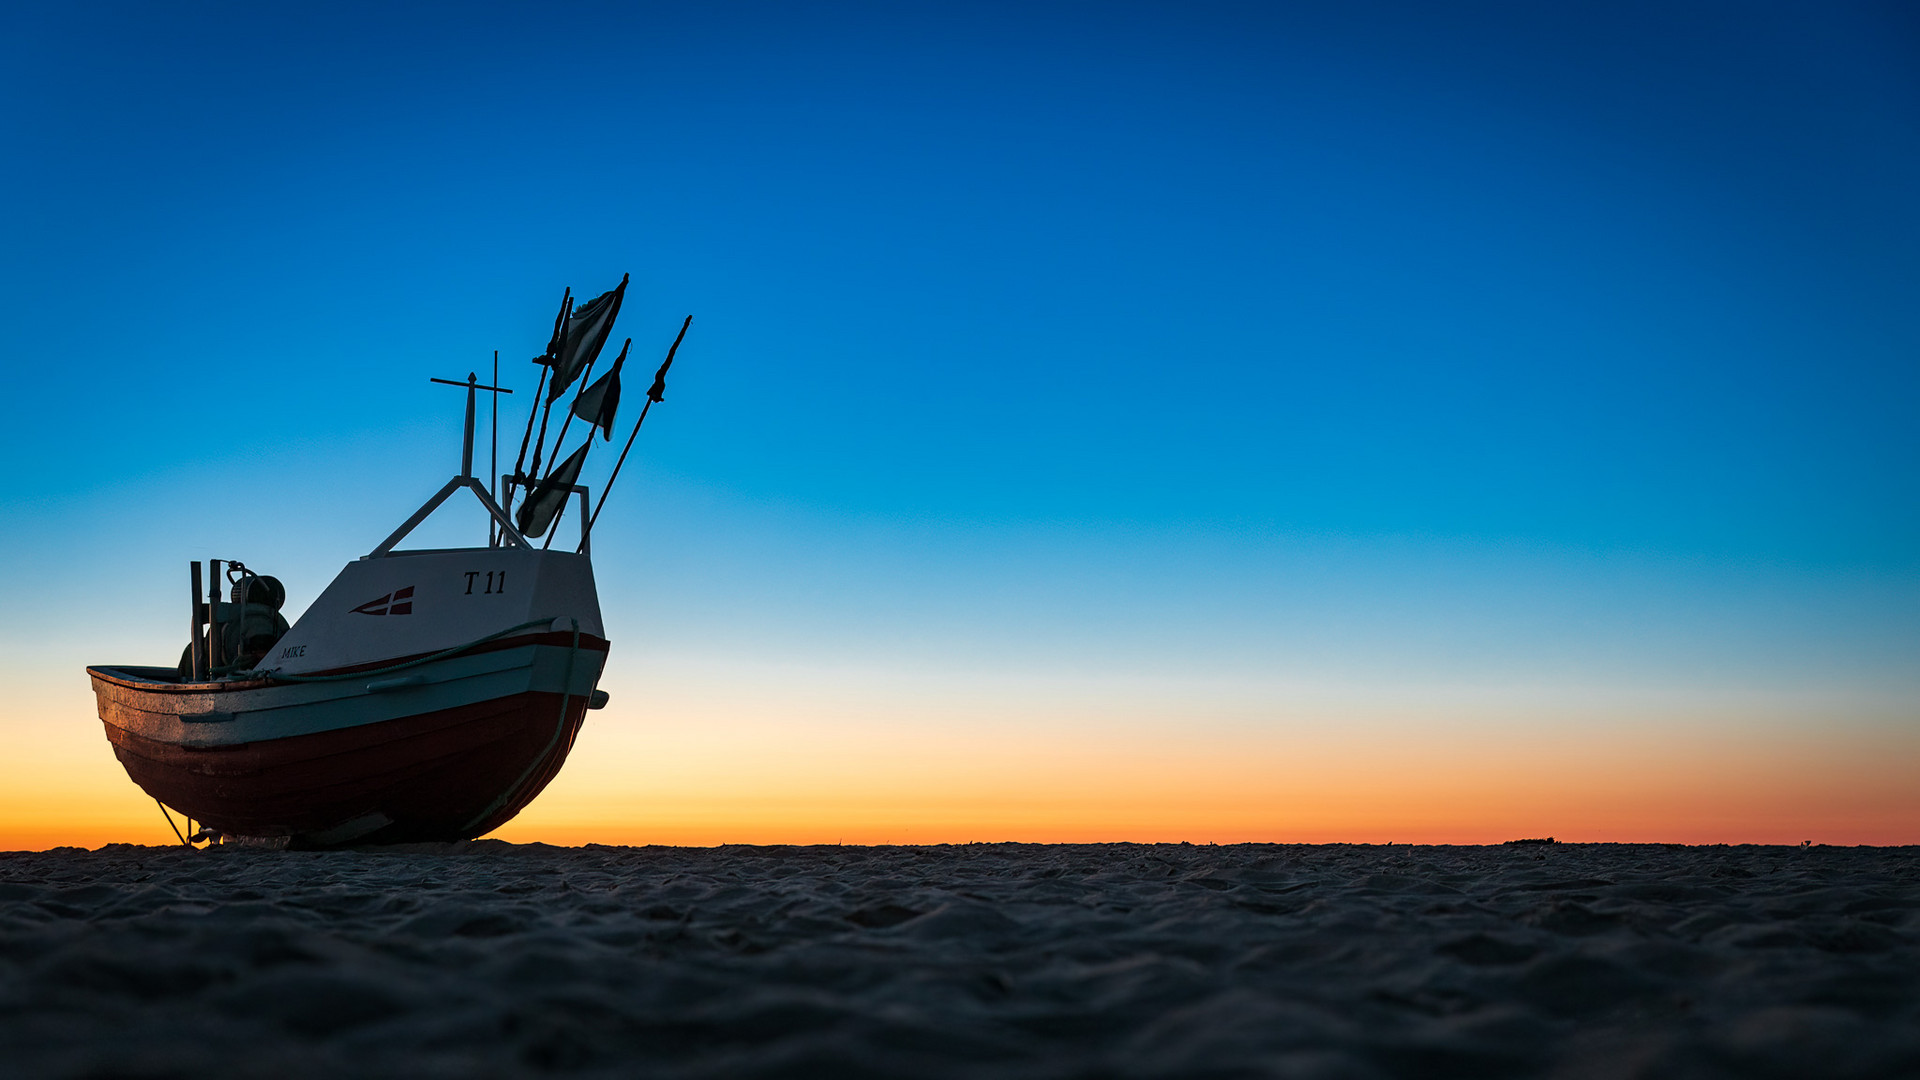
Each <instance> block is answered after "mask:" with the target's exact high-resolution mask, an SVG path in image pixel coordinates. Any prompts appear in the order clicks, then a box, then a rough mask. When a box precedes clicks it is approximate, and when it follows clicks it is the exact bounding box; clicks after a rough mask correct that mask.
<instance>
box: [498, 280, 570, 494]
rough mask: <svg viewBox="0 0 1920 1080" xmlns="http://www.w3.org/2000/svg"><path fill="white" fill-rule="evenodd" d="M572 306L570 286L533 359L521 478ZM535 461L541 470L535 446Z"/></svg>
mask: <svg viewBox="0 0 1920 1080" xmlns="http://www.w3.org/2000/svg"><path fill="white" fill-rule="evenodd" d="M572 308H573V286H571V285H569V286H567V289H566V292H565V293H563V294H562V295H561V297H560V312H559V314H557V315H555V316H554V317H553V336H551V337H549V338H548V339H547V351H546V352H544V353H542V354H541V355H539V356H536V357H534V358H533V362H534V363H536V364H539V365H540V385H539V386H537V387H535V388H534V391H533V408H531V409H528V410H527V430H526V432H525V433H524V434H522V435H521V436H520V456H519V458H518V459H516V460H515V461H514V463H513V475H514V476H516V477H522V476H525V475H526V474H525V473H524V472H522V471H521V470H522V469H523V468H524V467H525V466H526V464H527V443H528V442H529V441H531V440H532V438H533V414H534V413H537V412H539V411H540V400H541V398H543V397H545V391H546V389H547V373H548V372H549V371H551V370H552V368H553V365H554V364H555V363H558V362H559V359H560V352H559V350H560V349H561V348H562V347H564V346H565V344H566V343H565V342H564V341H562V340H561V337H560V335H561V331H562V330H564V329H565V328H566V325H567V312H568V311H570V310H571V309H572ZM494 385H496V386H497V385H499V384H498V383H495V384H494ZM546 437H547V428H546V425H545V424H541V425H540V438H541V441H543V442H544V441H545V440H546ZM533 460H534V462H535V464H534V467H533V468H534V471H535V472H538V471H539V470H540V466H539V464H538V462H539V461H540V450H539V448H538V447H536V448H535V449H534V451H533ZM518 490H519V488H518V486H517V485H515V486H514V487H512V488H509V489H508V491H507V498H506V501H505V502H503V503H502V504H501V506H502V508H503V509H506V510H507V511H509V512H511V511H512V510H513V496H514V492H515V491H518Z"/></svg>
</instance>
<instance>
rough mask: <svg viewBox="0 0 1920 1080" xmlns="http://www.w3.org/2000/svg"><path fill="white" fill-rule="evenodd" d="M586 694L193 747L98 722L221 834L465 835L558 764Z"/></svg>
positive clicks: (130, 758) (533, 791) (144, 778)
mask: <svg viewBox="0 0 1920 1080" xmlns="http://www.w3.org/2000/svg"><path fill="white" fill-rule="evenodd" d="M586 709H587V699H586V698H585V697H583V696H581V695H577V694H576V695H570V696H569V698H568V701H567V708H566V711H565V714H564V715H562V711H561V695H560V694H556V693H543V692H537V691H530V692H527V693H521V694H515V695H512V696H509V697H503V698H496V699H493V700H491V701H483V702H478V703H475V704H470V705H462V706H459V707H457V708H450V709H442V710H439V711H436V712H427V713H421V714H418V715H415V716H404V717H400V718H397V719H393V720H385V721H381V722H379V723H373V724H364V725H360V726H357V727H347V728H340V729H337V730H333V731H323V732H317V733H313V734H306V735H293V736H288V737H286V738H279V739H269V740H264V741H260V742H252V743H242V744H238V745H233V746H217V747H190V746H179V745H175V744H172V743H166V742H161V741H158V740H155V739H150V738H146V737H144V736H142V735H138V734H135V733H133V732H130V731H127V730H125V729H122V728H119V727H116V726H114V725H113V724H111V723H108V724H105V725H104V726H105V728H106V733H107V739H108V740H109V741H110V742H112V743H113V750H114V755H115V756H116V757H118V758H119V759H120V763H121V765H122V766H124V767H125V768H126V770H127V775H128V776H129V777H131V778H132V779H133V781H134V783H136V784H139V785H140V787H141V788H142V789H144V790H145V791H146V792H147V793H148V794H149V795H152V796H153V797H154V798H156V799H159V800H160V801H161V802H163V803H165V804H166V805H168V806H170V807H173V808H174V809H176V810H179V811H180V812H182V813H185V814H188V815H190V816H192V817H193V818H194V819H195V820H196V821H202V822H205V823H206V824H208V825H210V826H212V827H213V828H215V829H218V830H219V831H221V832H223V833H228V834H232V835H237V836H288V837H292V838H293V839H294V843H296V844H300V845H302V846H328V845H330V844H342V843H357V844H366V843H410V842H418V841H428V840H464V839H469V838H472V837H475V836H481V835H484V834H485V833H487V832H490V831H492V830H493V829H496V828H499V827H500V826H501V825H503V824H505V823H506V822H507V821H508V820H510V819H511V818H512V817H513V816H514V815H515V814H517V813H519V812H520V810H521V809H522V808H524V807H525V806H526V805H527V804H528V803H529V802H531V801H532V800H533V798H534V796H536V795H538V794H539V793H540V791H541V790H542V789H543V788H545V787H546V785H547V783H548V782H549V781H551V780H552V779H553V777H554V776H555V775H556V774H557V773H558V772H559V771H560V766H561V764H562V763H564V762H565V761H566V757H567V753H568V751H569V750H571V749H572V747H573V740H574V737H575V735H577V734H578V732H579V729H580V724H581V721H582V720H583V719H584V717H585V716H586Z"/></svg>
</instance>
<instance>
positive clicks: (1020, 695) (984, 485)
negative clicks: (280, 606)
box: [0, 2, 1920, 848]
mask: <svg viewBox="0 0 1920 1080" xmlns="http://www.w3.org/2000/svg"><path fill="white" fill-rule="evenodd" d="M0 102H3V103H4V107H3V108H0V139H4V144H5V146H6V147H7V158H8V161H9V167H8V168H6V169H4V170H0V200H4V205H5V208H6V209H5V213H4V214H0V328H4V329H3V330H0V332H4V334H5V344H6V348H5V350H4V356H5V359H0V394H3V395H4V400H6V401H7V402H8V403H9V404H10V405H11V406H12V408H11V409H10V410H9V412H10V414H11V415H10V416H9V418H8V419H7V420H6V421H5V422H4V423H0V451H3V452H4V453H5V454H6V457H7V459H8V460H9V461H10V462H11V463H12V466H13V470H14V475H15V480H14V482H13V483H12V484H11V485H9V486H8V492H7V494H6V495H5V496H4V505H5V507H6V510H7V517H8V518H9V520H10V521H11V523H12V526H13V527H12V528H10V529H8V530H6V532H5V533H4V534H0V565H6V566H8V567H10V568H11V573H12V580H11V582H10V584H9V586H8V588H7V590H6V600H5V601H4V607H0V615H4V618H0V737H4V738H6V739H7V740H8V741H9V743H10V744H11V746H12V749H11V750H10V752H9V753H7V754H6V755H3V756H0V847H5V848H20V847H28V848H37V847H46V846H50V845H55V844H81V845H89V846H91V845H97V844H101V843H106V842H112V841H126V842H134V843H158V842H162V841H163V840H167V839H170V838H171V834H170V833H169V832H167V831H166V830H167V826H166V825H165V823H164V822H163V820H162V819H161V816H160V814H159V812H158V810H156V809H155V808H154V807H153V806H152V803H151V800H150V799H148V798H147V797H146V796H144V795H143V794H142V793H141V792H140V791H139V789H138V788H137V787H135V786H134V785H133V784H132V783H131V782H130V781H129V780H128V779H127V778H126V776H125V774H124V773H123V772H122V771H121V769H120V768H119V765H118V764H117V762H116V761H115V760H114V758H113V755H112V752H111V750H110V748H109V747H108V745H107V743H106V741H105V739H104V737H103V735H102V733H101V730H100V727H99V723H98V720H97V719H96V713H95V712H94V702H93V699H92V694H91V691H90V689H89V686H88V682H87V679H86V676H85V674H84V671H83V669H84V667H85V666H86V665H87V664H92V663H135V664H148V663H151V664H165V663H169V662H171V660H172V659H173V658H174V657H175V656H177V655H178V651H179V648H180V647H181V645H182V643H183V642H184V639H185V634H184V627H183V625H182V623H183V622H184V617H185V615H186V611H185V608H184V604H183V602H182V593H183V592H184V590H185V566H184V564H185V563H187V562H189V561H191V560H194V559H205V558H226V559H231V558H241V559H244V560H245V561H246V562H247V563H248V564H249V565H251V566H254V567H256V568H258V569H260V570H262V571H263V572H267V573H272V574H274V575H276V576H278V577H279V578H281V579H282V580H283V581H284V582H285V583H286V584H287V587H288V592H289V605H288V610H289V611H290V612H296V613H297V612H298V611H299V610H301V609H302V608H303V607H304V605H305V604H306V603H307V602H309V601H310V600H311V599H312V598H313V597H314V596H315V595H316V594H318V592H319V591H320V590H321V589H322V588H324V587H325V585H326V584H327V582H328V581H329V580H330V579H331V578H332V576H333V575H334V574H335V573H337V572H338V569H339V567H340V566H341V565H343V564H345V563H346V562H348V561H350V560H351V559H353V558H356V557H358V556H359V555H361V554H364V553H365V552H366V551H367V550H370V549H371V548H372V547H373V546H374V545H375V544H376V543H378V541H379V540H380V539H381V538H383V537H384V536H385V535H386V534H387V532H388V531H390V530H391V529H392V528H393V526H394V525H396V524H397V523H398V522H399V521H400V520H402V519H403V518H404V517H405V516H406V515H407V514H408V513H410V512H411V511H412V510H413V509H414V507H415V506H417V505H418V504H419V503H420V502H421V501H422V500H424V499H425V498H426V496H428V495H430V494H431V493H432V492H433V491H435V490H436V489H437V488H438V487H439V485H440V484H441V483H443V482H444V481H445V479H446V478H447V477H448V476H449V475H451V474H452V473H454V472H455V471H457V468H458V464H459V433H460V425H461V419H462V417H461V409H462V406H463V402H462V400H461V398H462V395H460V394H459V393H458V392H457V391H453V390H450V389H448V388H445V387H439V386H434V385H431V384H430V383H429V382H428V381H427V380H428V378H429V377H440V378H449V379H463V378H464V377H465V376H466V374H467V373H468V372H470V371H472V372H477V373H479V374H480V375H481V376H482V378H483V379H484V378H488V377H491V370H492V364H493V357H494V351H495V350H498V352H499V357H500V359H499V363H500V378H501V379H502V380H503V381H504V382H505V383H506V384H507V385H509V386H514V387H517V388H519V391H520V392H519V393H518V394H517V395H516V396H515V397H513V398H510V399H507V400H508V402H509V407H508V408H507V409H506V410H503V412H502V419H501V426H502V429H503V431H507V432H517V431H518V430H519V428H518V425H519V424H520V423H521V421H522V418H523V416H524V413H523V412H520V411H517V409H518V408H524V402H525V401H526V399H527V398H528V397H529V393H530V391H531V389H532V384H533V382H534V379H535V376H536V374H537V369H536V368H535V367H534V366H533V365H532V364H530V363H529V362H528V358H529V357H531V356H533V355H534V354H536V353H538V352H540V351H541V350H542V348H543V347H544V345H545V343H546V339H547V335H548V331H549V329H550V327H551V322H552V318H553V312H554V309H555V307H556V305H557V304H558V302H559V299H560V294H561V291H562V289H563V287H571V288H572V289H573V291H574V293H575V294H576V295H580V296H593V295H596V294H598V293H599V292H602V291H604V290H606V289H608V288H611V287H612V286H613V285H614V284H615V283H617V282H618V281H619V279H620V275H621V274H623V273H630V274H631V275H632V284H631V285H630V287H629V292H628V299H627V302H626V305H625V307H624V309H623V311H622V314H621V316H620V320H619V324H618V327H617V329H616V335H615V337H616V341H618V340H620V339H623V338H625V337H626V336H629V335H631V336H632V337H633V339H634V346H633V348H634V352H635V357H636V363H637V364H638V365H639V366H640V367H642V368H649V369H650V367H651V365H652V364H653V363H654V362H655V360H654V359H653V358H656V357H658V356H660V355H662V354H663V353H664V351H665V348H666V346H667V344H668V343H669V342H671V340H672V338H673V334H674V332H675V331H676V330H677V329H678V327H679V324H680V320H681V319H682V318H683V317H685V316H686V315H689V314H691V315H692V316H693V320H694V321H693V325H692V328H691V329H690V331H689V332H688V336H687V340H686V344H685V345H684V346H682V348H681V351H680V354H679V358H678V359H677V361H676V363H675V367H674V369H673V374H672V378H671V379H670V381H669V384H668V393H667V397H666V400H665V402H663V403H662V405H661V406H660V407H659V408H657V409H656V410H655V412H654V414H653V416H651V417H650V418H649V420H648V424H647V428H646V430H645V431H644V432H643V435H642V437H641V439H640V440H639V443H638V444H637V445H636V449H635V451H634V455H635V456H634V458H633V459H632V460H631V461H630V462H629V463H628V465H627V467H626V471H625V472H624V473H623V475H622V478H621V481H620V486H619V488H618V489H617V490H616V495H615V498H614V499H613V500H611V501H610V502H609V504H608V510H607V513H606V515H605V517H603V518H602V519H601V522H600V524H599V525H598V527H597V528H596V530H595V543H594V552H595V565H596V572H597V574H598V578H599V586H600V593H601V604H602V608H603V611H604V613H605V620H606V624H607V628H608V634H609V637H610V638H611V639H612V641H613V651H612V654H611V659H610V661H609V666H608V670H607V672H606V674H605V676H604V678H603V680H602V684H601V685H602V687H603V688H604V689H606V690H608V692H609V694H610V696H611V704H610V705H609V707H608V708H607V709H605V710H602V711H600V712H596V713H593V714H590V718H589V720H588V723H587V726H586V728H585V729H584V730H583V733H582V735H581V737H580V740H579V743H578V745H577V747H576V750H575V753H574V756H573V759H572V760H571V761H570V762H569V764H568V765H567V767H566V770H565V771H564V772H563V773H562V774H561V776H560V778H559V779H558V780H556V781H555V783H554V784H553V785H552V787H550V788H549V789H548V791H547V792H546V793H545V794H544V795H543V796H542V797H541V798H540V799H539V800H538V801H537V802H536V803H535V804H534V805H533V806H532V807H531V808H530V809H529V810H527V811H526V812H525V813H523V814H522V815H521V816H520V817H519V818H518V819H516V820H515V821H514V822H512V823H510V824H509V825H507V826H506V827H505V828H503V829H502V830H501V831H500V832H499V833H498V834H497V835H499V836H501V837H504V838H506V839H510V840H516V841H532V840H544V841H547V842H553V843H581V842H587V841H600V842H608V843H688V844H709V843H722V842H751V843H787V842H795V843H834V842H848V843H853V842H860V843H931V842H964V841H975V840H1031V841H1108V840H1140V841H1149V840H1152V841H1178V840H1188V841H1192V842H1196V843H1202V842H1222V843H1224V842H1236V841H1252V840H1260V841H1287V842H1292V841H1302V842H1307V841H1310V842H1332V841H1351V842H1368V843H1381V842H1388V841H1395V842H1450V843H1485V842H1497V841H1500V840H1505V839H1512V838H1515V837H1522V836H1526V837H1532V836H1544V835H1552V836H1556V837H1558V838H1559V839H1562V840H1595V841H1600V840H1612V841H1662V842H1687V843H1709V842H1716V843H1717V842H1726V843H1741V842H1766V843H1798V842H1801V841H1803V840H1811V841H1814V842H1823V843H1850V844H1851V843H1875V844H1889V843H1909V844H1910V843H1920V785H1916V784H1914V783H1913V782H1912V778H1913V776H1914V775H1916V772H1920V424H1916V423H1915V420H1914V417H1915V412H1916V406H1917V405H1920V363H1916V358H1917V357H1920V303H1916V302H1915V300H1914V295H1915V286H1916V284H1920V201H1917V200H1915V199H1914V198H1913V192H1914V191H1916V190H1920V15H1917V14H1916V13H1915V11H1914V9H1913V8H1912V7H1911V6H1909V5H1903V4H1898V3H1886V4H1847V3H1833V4H1822V5H1801V4H1751V3H1738V4H1736V3H1725V4H1719V3H1703V4H1685V5H1676V4H1671V3H1660V4H1654V3H1645V4H1640V3H1618V2H1613V3H1605V4H1599V3H1568V4H1554V5H1541V4H1532V3H1519V2H1515V3H1471V2H1469V3H1459V4H1449V5H1440V6H1435V5H1428V4H1417V3H1370V2H1342V3H1324V4H1308V3H1299V4H1247V5H1236V4H1196V3H1182V4H1177V5H1176V4H1140V3H1099V4H1093V3H1088V4H1049V3H1024V4H1005V5H1001V4H991V3H969V4H880V3H875V4H844V5H836V4H817V5H774V4H727V3H717V4H706V5H693V6H688V5H644V4H604V5H602V4H564V5H563V4H543V5H532V4H528V5H505V4H480V3H470V4H460V5H447V6H430V5H354V4H330V5H322V6H312V5H307V6H301V7H297V8H296V7H291V6H286V5H267V6H262V5H242V4H183V5H173V6H169V7H167V8H153V7H151V6H142V5H125V4H98V5H84V6H79V5H42V6H41V7H39V8H35V9H32V10H24V9H23V10H20V11H16V12H13V13H11V14H10V16H9V29H8V32H7V33H6V34H5V35H3V36H0ZM636 389H637V388H636ZM630 396H631V397H634V398H637V397H638V394H637V393H632V394H630ZM629 408H631V406H629ZM484 424H485V420H484V418H483V428H484ZM504 441H506V440H505V439H504V438H503V442H504ZM516 448H517V446H509V447H508V452H509V453H510V452H511V451H512V450H513V449H516ZM610 458H611V455H608V454H605V453H604V452H603V451H602V452H596V455H595V456H594V457H593V458H590V460H589V464H588V466H587V475H586V481H587V482H588V483H589V484H591V485H596V486H597V485H599V484H600V483H601V482H602V481H603V479H604V477H605V476H606V470H607V469H608V468H609V467H610V464H611V462H610ZM483 536H484V524H483V523H482V521H481V519H480V518H479V517H478V516H477V515H476V514H472V513H468V514H466V515H465V516H462V515H461V514H459V513H453V512H448V513H444V514H442V515H441V516H438V517H436V518H435V519H433V521H432V522H430V523H429V525H428V526H427V528H426V529H425V530H423V537H422V539H423V540H426V541H433V542H440V543H472V542H474V540H475V538H476V537H483Z"/></svg>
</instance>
